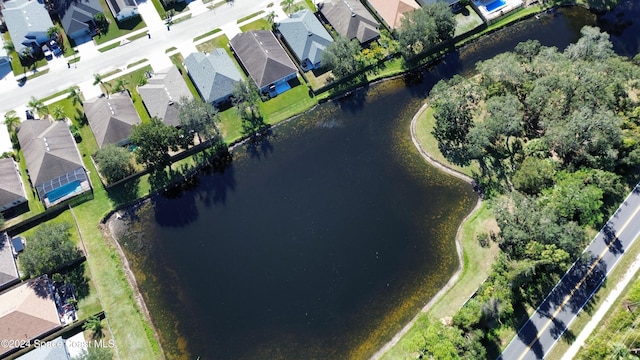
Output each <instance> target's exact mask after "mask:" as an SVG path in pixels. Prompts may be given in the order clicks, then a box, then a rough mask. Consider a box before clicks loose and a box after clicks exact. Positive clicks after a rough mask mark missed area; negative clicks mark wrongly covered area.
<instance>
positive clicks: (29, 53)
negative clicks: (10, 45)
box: [20, 46, 33, 59]
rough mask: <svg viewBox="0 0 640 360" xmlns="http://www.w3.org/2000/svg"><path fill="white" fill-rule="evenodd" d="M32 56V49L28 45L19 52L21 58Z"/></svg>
mask: <svg viewBox="0 0 640 360" xmlns="http://www.w3.org/2000/svg"><path fill="white" fill-rule="evenodd" d="M32 56H33V49H32V48H31V47H30V46H25V48H24V49H22V52H20V57H21V58H23V59H29V58H31V57H32Z"/></svg>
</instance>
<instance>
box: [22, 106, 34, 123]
mask: <svg viewBox="0 0 640 360" xmlns="http://www.w3.org/2000/svg"><path fill="white" fill-rule="evenodd" d="M24 116H25V117H26V118H27V120H33V119H34V118H33V113H32V112H31V110H29V109H27V110H25V111H24Z"/></svg>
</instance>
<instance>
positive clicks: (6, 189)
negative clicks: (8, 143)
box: [0, 158, 27, 212]
mask: <svg viewBox="0 0 640 360" xmlns="http://www.w3.org/2000/svg"><path fill="white" fill-rule="evenodd" d="M25 202H27V193H26V192H25V191H24V185H22V179H21V178H20V171H19V170H18V164H16V162H15V161H13V159H12V158H6V159H0V212H3V211H6V210H9V209H11V208H13V207H15V206H18V205H20V204H22V203H25Z"/></svg>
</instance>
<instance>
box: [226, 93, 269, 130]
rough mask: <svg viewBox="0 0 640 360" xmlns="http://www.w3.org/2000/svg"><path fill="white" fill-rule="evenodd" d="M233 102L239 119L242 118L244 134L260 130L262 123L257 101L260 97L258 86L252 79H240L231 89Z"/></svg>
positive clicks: (263, 124)
mask: <svg viewBox="0 0 640 360" xmlns="http://www.w3.org/2000/svg"><path fill="white" fill-rule="evenodd" d="M232 98H233V104H234V106H235V107H236V111H237V113H238V116H240V119H242V132H243V133H244V134H245V135H251V134H254V133H255V132H257V131H260V130H262V129H263V128H264V127H266V126H267V124H265V123H264V119H263V118H262V114H261V113H260V107H259V105H258V102H259V101H260V100H259V99H260V97H259V94H258V88H257V87H256V85H255V84H254V83H253V81H250V80H249V81H240V82H238V84H236V87H235V89H234V91H233V96H232Z"/></svg>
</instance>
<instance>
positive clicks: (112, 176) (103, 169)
mask: <svg viewBox="0 0 640 360" xmlns="http://www.w3.org/2000/svg"><path fill="white" fill-rule="evenodd" d="M94 158H95V159H96V163H98V168H99V169H100V173H101V174H102V176H104V177H105V178H106V179H107V182H109V183H114V182H116V181H118V180H121V179H124V178H125V177H127V176H129V175H131V174H133V173H134V171H135V170H134V168H133V165H132V164H131V153H130V152H129V151H128V150H127V149H125V148H122V147H119V146H116V145H113V144H108V145H105V146H104V147H103V148H102V149H100V150H98V151H97V152H96V154H95V155H94Z"/></svg>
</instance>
